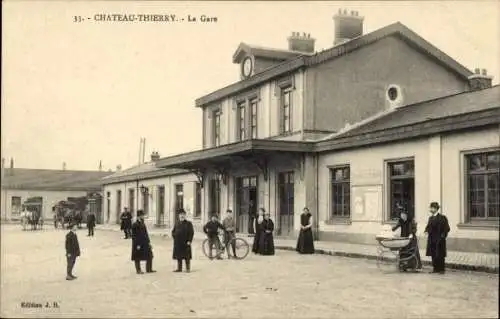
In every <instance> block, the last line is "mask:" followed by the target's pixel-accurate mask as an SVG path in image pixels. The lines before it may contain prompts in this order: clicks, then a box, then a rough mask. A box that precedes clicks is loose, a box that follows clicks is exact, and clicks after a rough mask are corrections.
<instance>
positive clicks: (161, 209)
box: [156, 186, 165, 226]
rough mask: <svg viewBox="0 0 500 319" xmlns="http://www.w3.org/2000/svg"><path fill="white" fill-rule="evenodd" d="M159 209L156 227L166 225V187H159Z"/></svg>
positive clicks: (157, 209) (157, 210)
mask: <svg viewBox="0 0 500 319" xmlns="http://www.w3.org/2000/svg"><path fill="white" fill-rule="evenodd" d="M157 205H158V207H157V208H156V212H157V213H156V225H158V226H163V225H165V186H159V187H158V204H157Z"/></svg>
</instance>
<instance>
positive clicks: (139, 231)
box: [131, 210, 156, 274]
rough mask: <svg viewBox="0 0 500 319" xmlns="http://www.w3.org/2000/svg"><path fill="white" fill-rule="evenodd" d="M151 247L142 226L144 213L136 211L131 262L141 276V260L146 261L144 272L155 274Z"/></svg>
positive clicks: (144, 226)
mask: <svg viewBox="0 0 500 319" xmlns="http://www.w3.org/2000/svg"><path fill="white" fill-rule="evenodd" d="M152 248H153V247H152V246H151V242H150V240H149V235H148V230H147V229H146V224H144V212H143V211H142V210H138V211H137V220H136V221H135V223H134V224H133V225H132V258H131V259H132V260H133V261H134V263H135V270H136V272H137V274H143V273H144V272H142V270H141V260H145V261H146V272H148V273H152V272H156V271H155V270H153V249H152Z"/></svg>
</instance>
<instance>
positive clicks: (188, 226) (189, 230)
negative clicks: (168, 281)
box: [172, 209, 194, 272]
mask: <svg viewBox="0 0 500 319" xmlns="http://www.w3.org/2000/svg"><path fill="white" fill-rule="evenodd" d="M193 237H194V228H193V224H192V223H191V222H190V221H188V220H186V212H185V211H184V210H183V209H181V210H180V211H179V221H178V222H177V223H175V226H174V229H172V238H173V239H174V252H173V256H172V257H173V259H175V260H177V269H176V270H175V271H174V272H182V260H183V259H184V260H185V262H186V272H190V271H191V258H192V254H191V242H192V241H193Z"/></svg>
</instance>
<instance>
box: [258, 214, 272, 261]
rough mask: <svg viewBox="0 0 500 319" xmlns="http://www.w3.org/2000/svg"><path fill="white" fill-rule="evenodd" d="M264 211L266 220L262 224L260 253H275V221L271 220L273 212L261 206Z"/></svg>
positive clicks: (267, 254) (268, 254)
mask: <svg viewBox="0 0 500 319" xmlns="http://www.w3.org/2000/svg"><path fill="white" fill-rule="evenodd" d="M261 209H262V211H263V212H264V220H263V221H262V224H261V227H262V228H261V235H260V240H259V242H260V247H259V253H260V254H261V255H266V256H270V255H274V237H273V231H274V223H273V221H272V220H271V214H269V213H267V212H266V211H265V210H264V209H263V208H261Z"/></svg>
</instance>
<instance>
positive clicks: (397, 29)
mask: <svg viewBox="0 0 500 319" xmlns="http://www.w3.org/2000/svg"><path fill="white" fill-rule="evenodd" d="M389 36H398V37H400V38H401V39H403V40H404V41H405V42H407V43H408V44H409V45H411V46H412V47H414V48H416V49H417V50H419V51H421V52H423V53H425V54H427V55H428V56H430V57H432V58H434V59H435V60H436V61H438V62H439V63H441V64H442V65H443V66H445V67H447V68H448V69H450V70H452V71H453V72H455V73H456V74H457V75H459V76H461V77H463V78H464V79H467V77H468V76H470V75H472V74H473V73H472V72H471V71H470V70H468V69H467V68H466V67H464V66H463V65H461V64H460V63H458V62H457V61H456V60H454V59H453V58H451V57H450V56H448V55H447V54H446V53H444V52H443V51H441V50H439V49H438V48H437V47H435V46H434V45H432V44H431V43H429V42H428V41H427V40H425V39H424V38H422V37H421V36H419V35H418V34H417V33H415V32H413V31H412V30H410V29H409V28H408V27H406V26H405V25H403V24H402V23H400V22H396V23H393V24H390V25H388V26H386V27H383V28H381V29H378V30H376V31H373V32H371V33H367V34H365V35H362V36H360V37H357V38H354V39H351V40H350V41H347V42H343V43H341V44H338V45H336V46H334V47H332V48H330V49H328V50H324V51H321V52H318V53H316V54H314V55H311V56H307V55H300V56H298V57H295V58H291V59H289V60H286V61H285V62H283V63H280V64H277V65H276V66H274V67H270V68H268V69H266V70H264V71H262V72H260V73H257V74H255V75H254V76H251V77H250V78H248V79H245V80H242V81H239V82H236V83H233V84H231V85H228V86H226V87H223V88H221V89H219V90H217V91H214V92H212V93H209V94H207V95H205V96H202V97H200V98H198V99H197V100H196V102H195V103H196V106H197V107H201V106H204V105H206V104H209V103H212V102H215V101H218V100H220V99H222V98H225V97H227V96H231V95H234V94H238V93H240V92H241V91H243V90H246V89H250V88H252V87H255V86H257V85H259V84H261V83H263V82H266V81H270V80H272V79H274V78H276V77H279V76H282V75H284V74H286V73H288V72H292V71H295V70H298V69H300V68H302V67H310V66H314V65H317V64H320V63H323V62H326V61H329V60H332V59H335V58H341V57H342V56H344V55H346V54H348V53H350V52H353V51H355V50H357V49H359V48H362V47H365V46H367V45H369V44H372V43H374V42H376V41H379V40H381V39H383V38H386V37H389Z"/></svg>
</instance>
